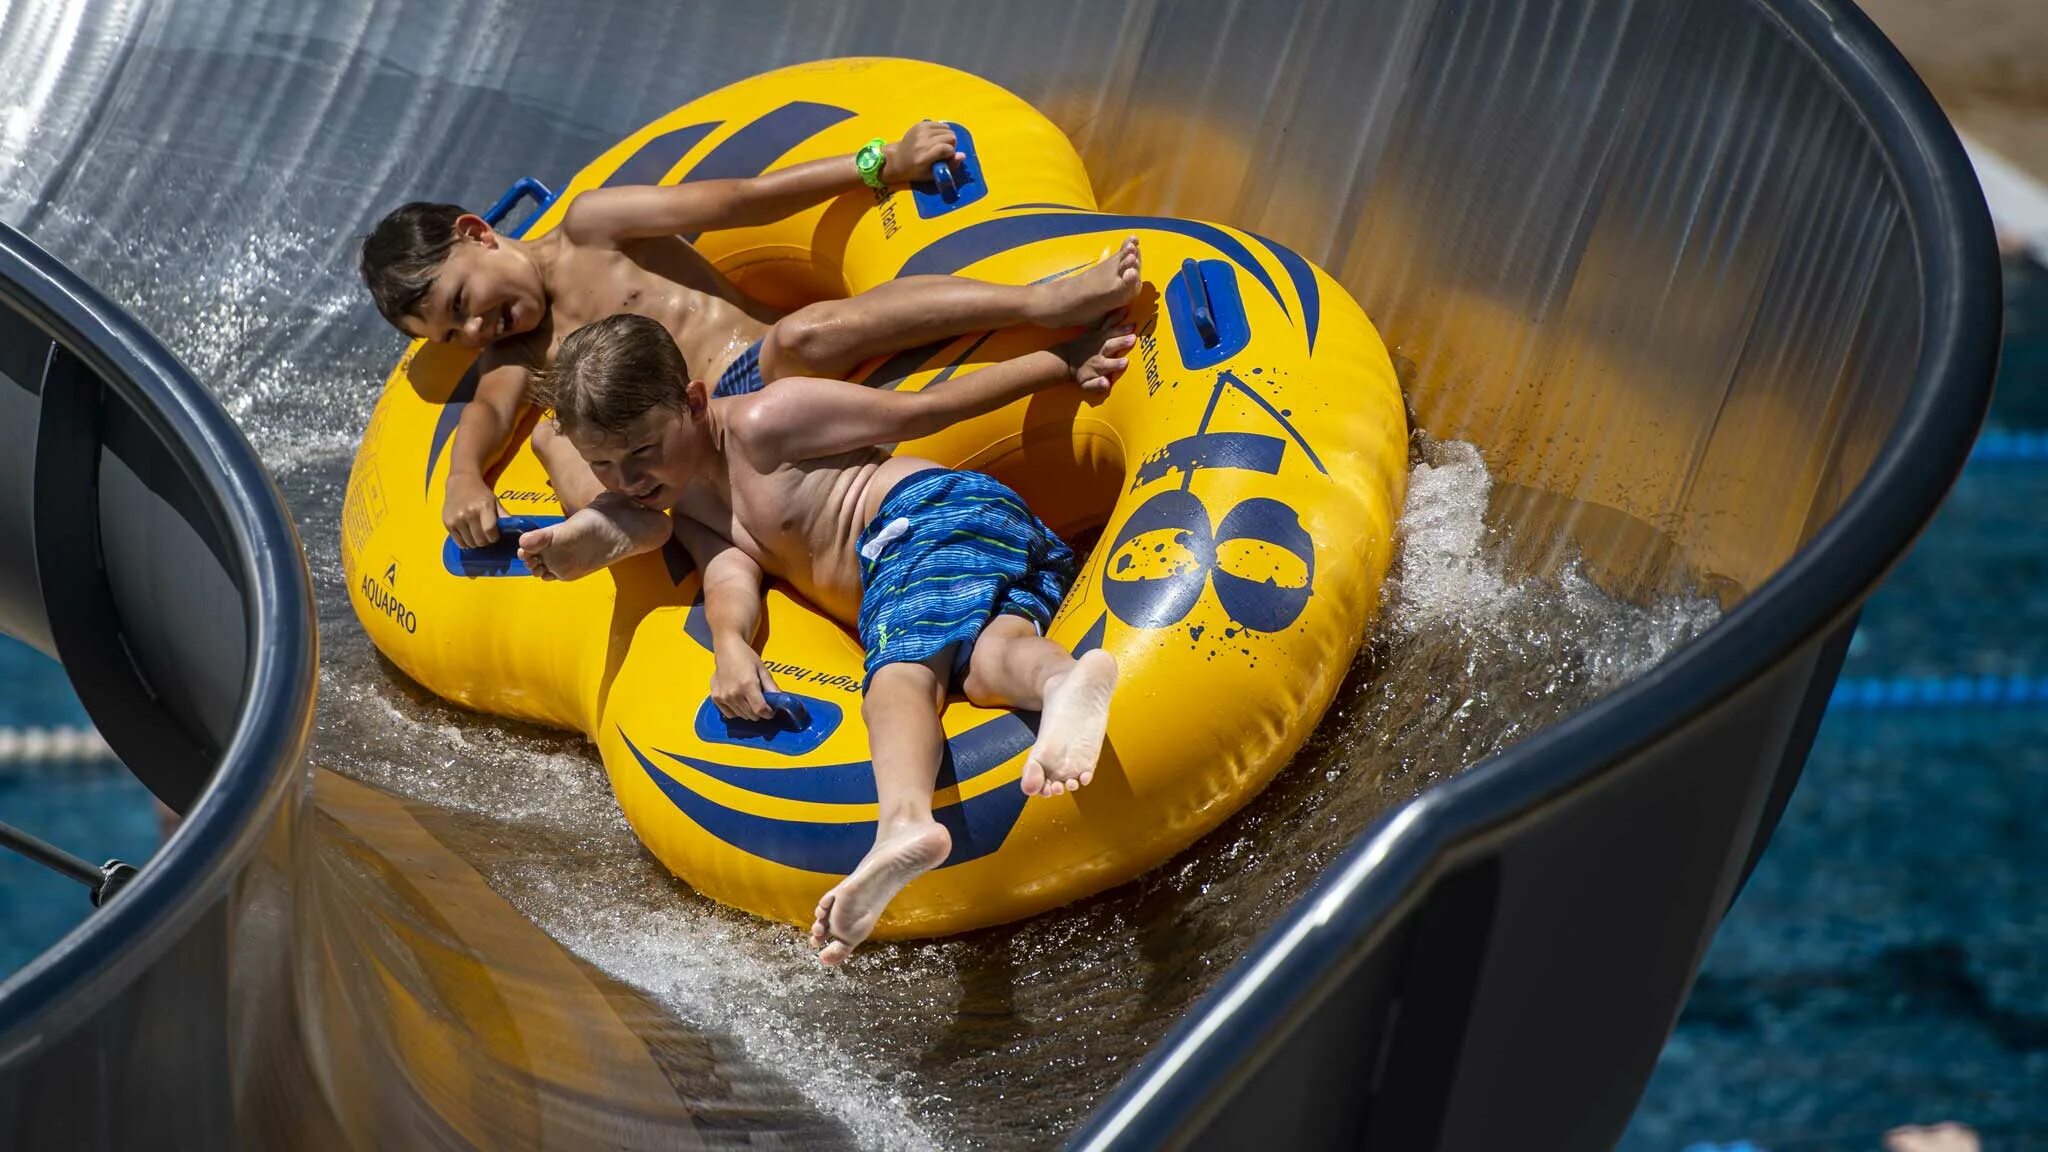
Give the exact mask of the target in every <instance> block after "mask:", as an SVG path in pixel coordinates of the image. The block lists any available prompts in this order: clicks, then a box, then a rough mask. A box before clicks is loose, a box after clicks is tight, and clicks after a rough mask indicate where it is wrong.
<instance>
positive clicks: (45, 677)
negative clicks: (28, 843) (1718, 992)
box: [0, 636, 158, 978]
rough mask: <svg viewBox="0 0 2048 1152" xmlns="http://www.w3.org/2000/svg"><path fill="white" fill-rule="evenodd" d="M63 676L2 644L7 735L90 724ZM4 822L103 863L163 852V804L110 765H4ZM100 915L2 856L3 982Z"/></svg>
mask: <svg viewBox="0 0 2048 1152" xmlns="http://www.w3.org/2000/svg"><path fill="white" fill-rule="evenodd" d="M85 723H86V717H85V709H84V708H82V707H80V706H79V703H78V697H77V696H75V695H73V694H72V691H71V685H70V682H69V681H67V680H65V678H64V671H63V669H61V668H59V667H58V666H57V664H56V662H55V661H52V660H51V659H50V658H48V657H47V656H44V655H43V654H42V653H40V652H37V651H36V650H35V649H33V648H30V647H28V646H27V645H24V644H21V643H19V642H18V641H15V640H13V639H11V638H9V637H6V636H0V728H28V727H43V728H48V727H53V726H58V725H84V724H85ZM0 821H4V822H6V823H8V824H11V825H13V826H14V827H16V828H19V829H21V830H22V831H25V832H28V833H30V834H31V835H34V836H37V837H39V838H41V839H43V840H46V841H48V842H50V843H52V844H55V845H57V846H58V847H59V848H64V849H67V850H69V851H71V852H73V853H76V854H77V855H79V856H83V857H85V858H86V859H88V860H90V861H92V862H93V863H95V864H98V863H101V862H102V861H104V860H106V859H108V858H109V857H118V858H120V859H122V860H126V861H128V862H129V863H130V864H140V863H142V862H143V861H144V860H147V859H148V858H149V856H150V854H151V853H152V852H154V851H156V846H157V837H158V832H157V814H156V802H155V801H154V800H153V799H152V798H151V797H150V795H149V792H148V790H147V789H145V788H143V786H142V785H141V784H140V783H138V782H137V781H136V779H135V778H134V777H133V776H130V775H129V774H128V771H127V769H125V768H122V767H121V766H120V765H119V764H118V763H116V762H114V761H112V760H93V761H76V762H60V763H47V764H22V763H14V764H8V763H0ZM91 912H92V904H91V902H90V900H88V898H87V894H86V890H85V887H84V886H83V885H81V884H79V883H77V882H76V881H73V880H68V879H65V878H64V877H62V876H59V875H57V874H56V873H54V872H51V871H50V870H49V869H47V868H44V867H42V866H41V865H39V864H33V863H30V862H29V861H27V860H24V859H22V858H21V857H20V856H17V855H15V854H14V853H12V852H8V851H4V850H0V978H4V977H6V976H7V975H8V974H9V973H11V972H13V971H14V970H16V969H17V968H20V967H21V966H22V965H23V964H26V963H27V962H28V961H30V960H32V959H34V958H35V957H36V956H37V955H38V954H40V953H41V952H42V951H43V950H44V949H45V948H48V947H49V946H50V945H51V944H54V943H56V941H57V939H58V937H60V936H62V935H64V933H65V932H67V931H69V930H70V929H71V928H72V927H73V926H74V925H76V924H77V923H78V922H79V921H81V920H83V919H84V918H85V917H86V916H87V915H89V914H90V913H91Z"/></svg>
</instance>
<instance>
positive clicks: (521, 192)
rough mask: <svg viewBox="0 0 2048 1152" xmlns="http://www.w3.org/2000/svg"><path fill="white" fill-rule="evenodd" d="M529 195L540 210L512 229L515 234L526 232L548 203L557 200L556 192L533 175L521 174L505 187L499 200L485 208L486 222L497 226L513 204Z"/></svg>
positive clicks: (545, 209) (546, 208)
mask: <svg viewBox="0 0 2048 1152" xmlns="http://www.w3.org/2000/svg"><path fill="white" fill-rule="evenodd" d="M528 196H531V197H532V198H533V202H534V203H535V204H538V205H539V206H540V208H539V211H536V212H535V213H534V214H533V215H532V216H529V217H527V218H526V219H525V220H524V221H522V222H521V223H520V224H519V226H518V227H516V228H513V229H511V232H512V234H513V235H514V236H517V235H519V234H520V233H522V232H525V231H526V228H527V225H529V224H532V223H533V222H534V221H535V220H537V219H539V218H540V214H541V213H542V212H545V211H547V210H548V205H550V204H553V203H554V202H555V194H554V193H553V192H550V191H549V190H548V186H547V185H545V184H543V183H541V182H540V181H538V180H535V179H534V178H533V177H531V176H521V177H520V178H519V179H517V180H515V181H513V182H512V186H511V187H510V188H507V189H505V194H504V195H503V196H500V197H498V202H497V203H496V204H493V205H491V206H490V207H489V208H487V209H485V210H484V222H485V223H487V224H489V225H490V226H491V227H493V228H496V227H497V226H498V222H499V221H501V220H503V219H504V218H505V217H506V215H507V214H509V213H510V212H511V211H512V206H513V205H514V204H517V203H519V201H520V200H521V199H522V198H524V197H528Z"/></svg>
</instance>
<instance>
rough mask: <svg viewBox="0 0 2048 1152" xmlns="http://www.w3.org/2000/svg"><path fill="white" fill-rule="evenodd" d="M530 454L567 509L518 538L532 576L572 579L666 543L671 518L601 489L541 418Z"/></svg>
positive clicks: (586, 465)
mask: <svg viewBox="0 0 2048 1152" xmlns="http://www.w3.org/2000/svg"><path fill="white" fill-rule="evenodd" d="M533 454H534V455H535V456H538V457H540V464H541V467H542V468H544V469H546V470H547V474H548V482H549V483H551V484H553V485H554V486H555V498H556V499H558V500H560V501H561V502H562V511H563V512H566V513H568V518H567V519H565V520H563V521H562V522H561V523H560V524H554V525H550V526H549V527H546V528H536V529H534V530H533V531H531V532H528V533H526V534H525V535H523V536H521V537H520V538H519V556H520V558H521V559H523V560H525V561H526V566H527V567H528V568H531V569H532V570H533V572H534V574H535V575H537V576H541V577H545V578H548V579H553V580H575V579H577V578H578V577H582V576H587V575H589V574H590V573H592V572H595V571H597V570H598V569H600V568H604V567H608V566H610V565H612V564H616V563H618V562H619V561H621V560H623V559H625V558H626V557H628V556H633V555H637V554H639V553H641V552H649V551H652V550H654V549H656V548H659V547H661V546H662V544H663V543H665V542H667V540H668V537H669V533H670V532H671V531H673V530H674V528H675V524H674V522H673V521H671V520H670V519H669V518H668V517H667V516H666V515H664V514H663V513H660V512H656V511H655V510H654V509H652V508H642V507H640V506H639V505H638V504H635V503H633V502H632V501H631V500H628V499H626V498H625V497H623V496H620V495H618V494H617V493H615V492H607V491H605V487H604V485H603V484H600V483H598V480H597V474H596V473H594V472H592V471H591V470H590V464H589V463H588V462H587V461H585V460H584V459H583V457H582V455H581V454H580V453H578V452H577V451H576V446H575V445H573V444H571V443H569V441H568V439H567V438H566V437H564V436H563V435H562V434H561V433H559V432H557V431H555V428H554V425H552V424H550V423H548V422H547V421H545V420H543V421H541V423H540V424H539V425H537V426H536V427H535V428H534V430H533Z"/></svg>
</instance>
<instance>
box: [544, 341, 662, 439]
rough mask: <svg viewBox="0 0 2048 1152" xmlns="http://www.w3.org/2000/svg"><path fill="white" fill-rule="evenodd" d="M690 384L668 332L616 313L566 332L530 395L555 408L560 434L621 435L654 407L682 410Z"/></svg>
mask: <svg viewBox="0 0 2048 1152" xmlns="http://www.w3.org/2000/svg"><path fill="white" fill-rule="evenodd" d="M689 380H690V369H689V365H687V364H686V363H684V361H683V353H682V351H681V350H680V349H678V348H677V347H676V342H675V338H674V337H672V336H670V335H669V332H668V329H666V328H664V327H662V326H661V325H660V324H659V323H657V322H655V321H653V320H649V319H648V318H647V317H645V316H634V315H630V314H627V313H620V314H619V315H617V316H607V317H605V318H604V319H602V320H599V321H596V322H595V323H591V324H585V325H584V326H583V327H581V328H578V329H577V330H576V331H574V332H571V333H569V336H568V338H567V339H565V340H563V341H562V347H561V348H560V350H558V351H557V352H556V353H555V363H554V366H553V367H552V368H549V369H548V370H547V371H545V372H542V373H541V374H540V376H539V377H538V378H537V379H535V381H534V384H533V394H534V399H536V400H538V401H539V402H540V403H541V405H542V406H543V407H547V408H552V409H554V410H555V423H556V424H557V425H558V426H560V428H561V429H562V434H563V435H564V436H571V437H573V436H576V435H578V434H579V433H596V434H598V435H601V436H620V435H624V434H625V432H626V430H627V429H629V428H631V427H632V426H633V424H634V423H635V422H637V421H638V420H639V419H640V418H641V417H642V416H645V415H646V414H647V413H648V412H650V411H652V410H653V409H655V408H659V407H662V406H664V405H665V406H667V407H670V408H676V409H681V408H683V407H684V404H685V401H684V399H683V386H684V385H686V384H688V383H689Z"/></svg>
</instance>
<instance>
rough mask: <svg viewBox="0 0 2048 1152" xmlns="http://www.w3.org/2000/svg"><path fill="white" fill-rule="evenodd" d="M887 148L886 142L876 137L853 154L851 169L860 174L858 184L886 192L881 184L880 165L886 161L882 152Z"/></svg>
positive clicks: (886, 186)
mask: <svg viewBox="0 0 2048 1152" xmlns="http://www.w3.org/2000/svg"><path fill="white" fill-rule="evenodd" d="M888 146H889V142H888V141H887V140H884V139H882V138H881V137H880V136H877V137H875V138H874V139H873V140H870V141H868V142H867V143H865V144H863V145H861V146H860V151H858V152H855V153H854V154H853V167H854V170H855V171H857V172H859V173H860V182H861V183H863V184H865V185H867V186H868V187H870V188H873V189H874V190H875V191H877V192H882V191H886V190H887V189H888V187H889V186H888V185H887V184H884V183H883V182H882V164H883V162H884V160H885V159H886V157H884V155H883V153H882V150H883V149H884V148H887V147H888Z"/></svg>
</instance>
